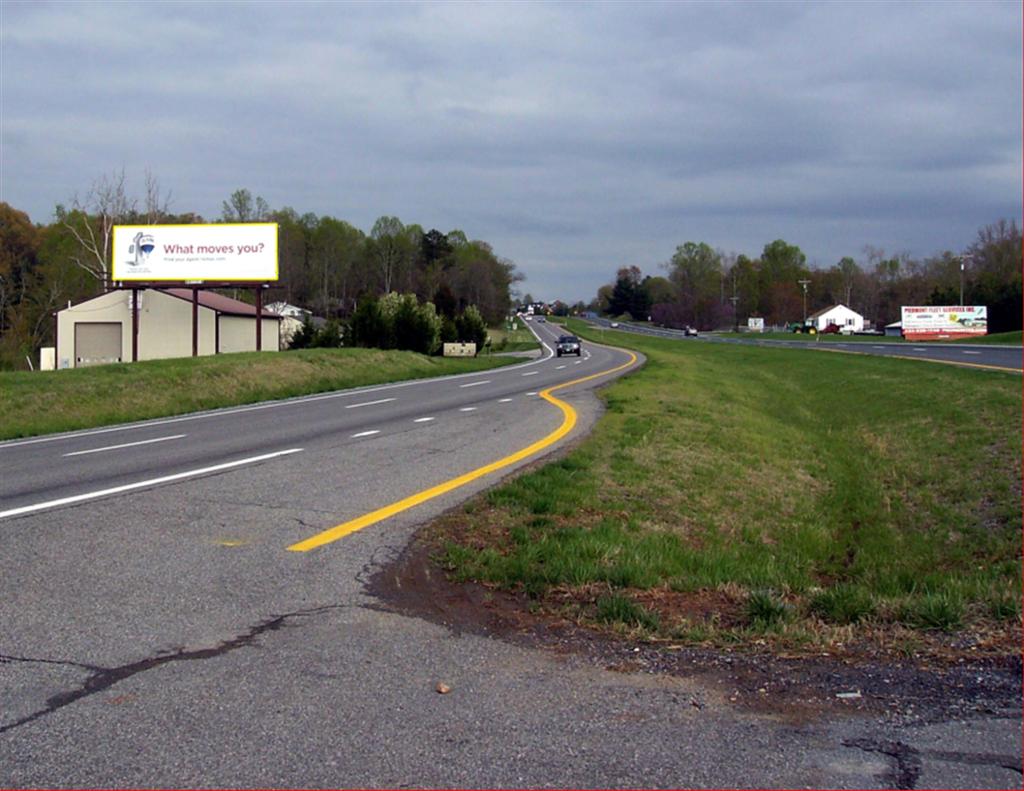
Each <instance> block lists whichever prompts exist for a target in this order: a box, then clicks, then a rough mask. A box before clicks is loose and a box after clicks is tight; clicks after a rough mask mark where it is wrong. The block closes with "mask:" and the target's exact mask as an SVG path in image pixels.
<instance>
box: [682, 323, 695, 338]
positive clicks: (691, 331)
mask: <svg viewBox="0 0 1024 791" xmlns="http://www.w3.org/2000/svg"><path fill="white" fill-rule="evenodd" d="M683 335H685V336H686V337H687V338H696V337H697V328H696V327H691V326H690V325H689V324H687V325H686V327H685V328H684V329H683Z"/></svg>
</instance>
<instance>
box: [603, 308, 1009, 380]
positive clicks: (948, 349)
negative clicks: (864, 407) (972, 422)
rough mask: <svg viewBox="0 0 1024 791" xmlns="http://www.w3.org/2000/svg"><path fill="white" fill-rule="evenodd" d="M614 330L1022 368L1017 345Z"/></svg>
mask: <svg viewBox="0 0 1024 791" xmlns="http://www.w3.org/2000/svg"><path fill="white" fill-rule="evenodd" d="M589 321H590V322H591V323H592V324H594V325H595V326H597V327H604V328H610V327H611V321H609V320H608V319H590V320H589ZM617 329H618V330H619V331H622V332H635V333H639V334H642V335H654V336H657V337H662V338H673V339H679V340H686V341H691V342H692V341H700V342H704V343H741V344H753V345H757V346H776V347H782V348H801V349H813V350H817V351H833V352H835V351H841V352H846V353H849V354H870V355H883V356H890V357H900V358H902V359H911V360H930V361H932V362H941V363H950V364H955V365H962V366H969V367H980V368H994V369H1001V370H1007V371H1017V372H1019V371H1020V370H1021V367H1022V348H1021V347H1020V346H996V345H990V344H983V343H978V344H960V343H956V344H951V343H892V342H883V341H879V342H878V343H872V342H870V341H849V340H843V339H842V338H841V337H837V336H833V335H818V336H815V337H814V339H813V340H805V339H800V336H794V339H793V340H785V341H782V340H775V339H762V338H759V337H757V336H756V335H750V336H747V337H731V336H726V335H717V334H711V333H704V334H702V335H700V336H698V337H697V338H692V337H690V338H687V337H686V336H684V334H683V332H682V331H681V330H672V329H667V328H664V327H651V326H647V325H643V324H633V323H630V322H621V323H620V324H619V327H618V328H617Z"/></svg>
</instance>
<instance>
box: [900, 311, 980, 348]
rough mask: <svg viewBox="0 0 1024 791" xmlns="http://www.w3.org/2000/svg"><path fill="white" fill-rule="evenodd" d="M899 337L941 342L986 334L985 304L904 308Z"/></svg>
mask: <svg viewBox="0 0 1024 791" xmlns="http://www.w3.org/2000/svg"><path fill="white" fill-rule="evenodd" d="M902 313H903V316H902V318H903V337H904V338H906V339H907V340H912V341H945V340H953V339H955V338H977V337H980V336H982V335H987V334H988V308H987V307H986V306H985V305H943V306H929V307H904V308H903V309H902Z"/></svg>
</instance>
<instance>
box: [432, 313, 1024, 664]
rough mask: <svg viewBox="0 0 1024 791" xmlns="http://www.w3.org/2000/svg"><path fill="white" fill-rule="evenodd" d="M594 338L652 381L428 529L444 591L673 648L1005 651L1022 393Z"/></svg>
mask: <svg viewBox="0 0 1024 791" xmlns="http://www.w3.org/2000/svg"><path fill="white" fill-rule="evenodd" d="M570 326H571V327H572V328H573V329H575V330H576V331H577V332H579V333H580V334H581V335H584V336H587V335H590V334H591V333H590V332H588V331H586V330H584V328H583V326H582V325H581V324H580V323H578V322H572V323H571V324H570ZM605 337H606V338H607V339H608V341H609V342H617V343H620V344H621V345H624V346H629V347H631V348H636V349H639V350H640V351H642V352H643V353H644V354H646V355H647V358H648V362H647V365H646V366H645V367H644V368H643V369H641V370H640V371H638V372H636V373H635V374H632V375H630V376H628V377H627V378H625V379H622V380H619V381H617V382H615V383H614V384H612V385H610V386H609V387H608V388H607V389H606V390H605V391H604V395H603V397H604V399H605V401H606V403H607V413H606V414H605V416H604V417H603V418H602V419H601V421H600V422H599V423H598V425H597V426H596V428H595V429H594V432H593V434H592V435H591V436H590V437H589V438H588V439H587V440H586V441H585V442H583V443H582V445H581V446H579V447H578V448H577V449H576V450H574V451H572V452H571V453H570V454H569V455H568V456H566V457H565V458H563V459H561V460H560V461H556V462H554V463H552V464H549V465H547V466H545V467H543V468H541V469H539V470H536V471H534V472H531V473H528V474H525V475H522V476H520V477H519V478H517V479H515V480H513V481H512V482H510V483H508V484H506V485H503V486H501V487H500V488H497V489H495V490H492V491H491V492H489V493H488V494H486V495H483V496H481V497H480V498H478V499H477V500H475V501H474V502H472V503H471V504H469V505H468V506H467V507H466V509H464V512H461V513H454V514H451V515H449V516H448V517H447V518H446V519H445V520H442V522H440V523H439V525H438V529H439V531H440V535H439V538H440V540H441V541H442V547H443V548H442V550H441V559H442V561H443V563H444V564H445V565H446V566H447V567H448V568H449V570H450V571H451V572H452V573H453V574H454V576H455V577H456V578H457V579H459V580H470V579H473V580H478V581H482V582H484V583H485V584H489V585H494V586H498V587H501V588H506V589H512V590H519V591H524V592H526V593H527V594H529V595H530V596H531V597H533V598H534V606H539V607H542V608H547V609H550V610H553V611H556V612H558V613H559V614H561V615H563V616H564V615H568V616H570V617H574V618H579V619H582V620H584V621H587V622H590V623H601V622H604V623H606V624H609V625H611V627H612V628H614V629H618V630H622V631H627V632H630V633H633V634H639V635H641V636H646V637H651V638H665V639H669V640H672V641H676V642H689V643H701V644H714V645H732V644H749V643H752V642H764V643H767V644H771V645H774V646H776V647H781V648H785V649H787V650H793V649H799V648H800V647H807V648H813V649H814V650H818V649H821V648H823V647H824V648H828V649H832V648H835V647H836V646H840V645H845V646H847V648H846V649H844V650H852V649H851V648H850V646H851V645H857V646H860V647H861V648H864V647H871V650H877V649H878V648H879V647H883V648H885V649H896V650H900V651H917V650H924V649H926V648H928V647H931V648H932V649H935V650H938V649H943V650H949V647H950V646H951V645H953V646H960V647H961V648H962V650H963V651H965V652H966V651H968V650H972V651H975V652H979V651H980V652H984V651H986V650H989V651H992V652H998V653H1004V652H1010V651H1015V650H1016V649H1017V646H1018V636H1019V626H1020V599H1021V529H1020V528H1021V522H1020V516H1021V514H1020V496H1021V492H1020V480H1021V476H1020V463H1021V443H1020V425H1021V401H1020V379H1019V377H1017V376H1013V375H1007V374H1001V373H993V372H986V371H974V370H961V369H955V368H950V367H949V366H940V365H930V364H928V363H922V362H907V361H902V360H891V359H885V358H874V357H861V356H857V357H852V356H846V355H833V354H827V355H825V354H821V355H819V354H810V353H807V352H806V351H800V350H791V349H775V348H761V347H734V346H725V345H720V344H703V343H684V342H679V341H671V340H663V339H657V338H647V337H640V336H636V335H633V334H626V333H613V332H609V333H607V334H606V336H605ZM613 339H614V340H613ZM957 632H959V633H960V634H957V635H956V636H955V637H951V636H950V633H957ZM965 634H966V635H969V639H967V638H965ZM971 646H973V647H971ZM958 650H959V649H958ZM974 655H977V653H975V654H974Z"/></svg>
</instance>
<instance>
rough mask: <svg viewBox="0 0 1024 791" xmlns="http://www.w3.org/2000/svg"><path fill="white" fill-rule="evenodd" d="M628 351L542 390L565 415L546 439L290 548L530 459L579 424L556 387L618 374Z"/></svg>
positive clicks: (312, 544)
mask: <svg viewBox="0 0 1024 791" xmlns="http://www.w3.org/2000/svg"><path fill="white" fill-rule="evenodd" d="M627 353H628V354H629V361H628V362H625V363H623V364H622V365H619V366H616V367H615V368H610V369H608V370H607V371H600V372H598V373H596V374H590V375H589V376H584V377H582V378H580V379H573V380H572V381H571V382H563V383H562V384H560V385H554V386H553V387H549V388H547V389H545V390H541V391H540V393H539V394H538V395H540V397H541V398H543V399H544V400H545V401H547V402H549V403H551V404H554V405H555V406H556V407H558V408H559V409H560V410H561V411H562V417H563V419H562V425H560V426H559V427H558V428H557V429H555V430H554V431H552V432H551V433H550V434H548V435H547V436H546V437H544V438H543V439H539V440H537V441H536V442H534V443H533V444H532V445H528V446H527V447H525V448H523V449H521V450H518V451H516V452H515V453H513V454H511V455H510V456H505V457H504V458H501V459H498V460H497V461H492V462H491V463H490V464H485V465H484V466H483V467H477V468H476V469H475V470H471V471H470V472H467V473H465V474H463V475H460V476H458V477H457V478H452V479H451V480H448V481H445V482H444V483H439V484H438V485H437V486H432V487H431V488H429V489H424V490H423V491H421V492H417V493H416V494H412V495H409V496H408V497H405V498H403V499H401V500H398V501H396V502H393V503H391V504H390V505H385V506H384V507H382V508H378V509H377V510H376V511H370V512H369V513H367V514H363V515H362V516H358V517H356V518H355V519H351V520H349V521H348V522H343V523H342V524H340V525H337V526H335V527H332V528H330V529H328V530H324V531H323V532H322V533H317V534H316V535H315V536H311V537H310V538H307V539H305V540H304V541H300V542H298V543H297V544H292V545H291V546H290V547H288V550H289V551H290V552H308V551H309V550H311V549H316V548H317V547H322V546H323V545H324V544H330V543H331V542H332V541H337V540H338V539H339V538H344V537H345V536H347V535H349V534H351V533H355V532H356V531H357V530H362V529H363V528H364V527H369V526H370V525H372V524H376V523H377V522H380V521H382V520H384V519H387V518H389V517H392V516H394V515H395V514H400V513H401V512H402V511H407V510H408V509H410V508H413V507H415V506H417V505H420V504H421V503H425V502H427V501H428V500H433V499H434V498H435V497H440V496H441V495H442V494H447V493H448V492H450V491H453V490H455V489H458V488H460V487H462V486H465V485H466V484H468V483H472V482H473V481H475V480H477V479H478V478H482V477H483V476H485V475H489V474H491V473H492V472H496V471H497V470H500V469H502V468H504V467H508V466H509V465H511V464H515V463H516V462H519V461H522V460H523V459H527V458H529V457H530V456H533V455H534V454H536V453H539V452H540V451H542V450H544V449H545V448H548V447H550V446H551V445H554V444H555V443H556V442H558V440H560V439H561V438H562V437H564V436H565V435H566V434H568V433H569V432H570V431H572V430H573V427H574V426H575V425H576V410H575V409H573V408H572V407H571V406H569V404H567V403H565V401H562V400H560V399H558V398H555V397H554V396H553V395H551V394H552V393H553V392H555V391H556V390H562V389H563V388H566V387H571V386H572V385H578V384H582V383H583V382H589V381H590V380H591V379H597V378H598V377H600V376H607V375H609V374H613V373H617V372H618V371H621V370H623V369H625V368H629V367H630V366H631V365H633V364H634V363H635V362H636V360H637V357H636V355H635V354H633V352H627Z"/></svg>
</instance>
